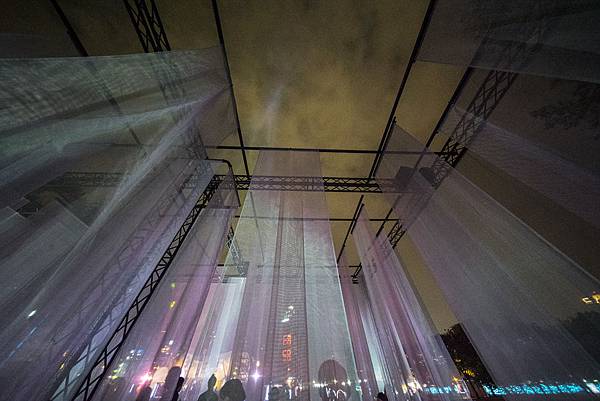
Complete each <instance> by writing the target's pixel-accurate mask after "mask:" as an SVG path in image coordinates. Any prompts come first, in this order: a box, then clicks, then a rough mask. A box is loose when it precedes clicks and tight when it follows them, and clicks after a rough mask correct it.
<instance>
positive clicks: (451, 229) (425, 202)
mask: <svg viewBox="0 0 600 401" xmlns="http://www.w3.org/2000/svg"><path fill="white" fill-rule="evenodd" d="M392 135H394V136H401V137H402V138H397V139H392V142H391V143H412V146H413V148H416V147H418V142H417V141H416V140H414V139H412V138H410V137H407V136H406V135H407V134H406V133H405V132H404V131H402V130H399V129H395V130H394V131H393V134H392ZM393 149H394V148H392V150H391V153H390V155H389V157H387V155H386V156H384V160H383V162H382V165H385V168H384V169H382V176H381V177H380V178H381V179H383V180H384V182H387V183H388V187H387V188H392V187H394V186H393V185H391V184H389V182H390V181H393V180H394V179H395V178H394V177H395V174H394V173H393V172H394V170H395V169H400V168H401V167H404V166H406V165H407V164H410V163H409V162H406V161H405V162H399V159H398V158H402V156H399V155H397V154H394V152H393ZM422 150H423V152H428V151H427V150H426V149H422ZM426 155H427V156H426V157H423V158H422V159H421V160H420V161H419V163H421V164H418V165H413V167H412V169H413V171H412V174H411V177H412V178H411V179H414V180H417V181H419V182H420V183H421V185H425V184H428V185H429V188H428V189H427V190H426V191H422V192H421V193H422V194H424V195H423V196H422V201H421V203H420V204H419V205H418V206H417V208H418V210H419V211H420V212H418V213H416V217H414V216H415V213H407V214H406V215H407V216H412V217H411V218H412V220H409V221H408V223H405V221H404V218H403V216H404V215H405V214H403V210H401V209H398V211H399V216H400V219H401V222H402V223H405V228H406V229H408V232H407V233H408V236H409V237H410V239H411V240H412V241H413V242H414V244H415V245H416V247H417V248H418V249H419V251H420V253H421V255H422V257H423V259H424V261H425V262H426V264H427V266H428V267H429V269H430V270H431V271H432V273H433V275H434V277H435V278H436V281H437V283H438V285H439V286H440V288H441V289H442V291H443V292H444V294H445V296H446V299H447V301H448V303H449V304H450V306H451V308H452V310H453V312H454V313H455V315H456V316H457V318H458V319H459V321H460V322H461V324H462V325H463V327H464V328H465V331H466V333H467V335H468V336H469V339H470V340H471V342H472V343H473V345H474V347H475V348H476V350H477V351H478V353H479V355H480V356H481V358H482V360H483V362H484V364H485V365H486V367H487V369H488V371H489V372H490V374H491V376H492V378H493V379H494V381H495V383H496V384H497V385H498V388H495V389H491V388H488V389H487V390H488V392H489V393H490V394H494V395H501V396H503V397H505V398H506V399H514V400H519V399H530V398H529V397H533V398H535V397H540V396H544V397H545V399H563V398H564V397H566V396H567V397H569V399H581V400H583V399H589V398H590V394H589V391H590V388H592V387H590V386H588V384H586V380H588V381H589V380H591V379H596V378H597V377H598V375H600V370H599V366H600V365H599V359H598V356H599V355H598V352H597V347H596V345H595V344H594V343H593V342H592V341H590V337H589V334H590V333H595V334H593V336H594V337H597V335H598V334H599V331H598V330H599V329H600V319H599V316H600V314H598V313H594V312H590V310H589V308H588V305H587V304H586V303H585V302H582V299H583V298H584V297H586V296H588V295H589V294H593V293H594V292H595V291H597V290H598V286H599V283H598V280H596V279H595V278H594V277H592V276H590V275H589V274H588V273H587V272H586V271H585V270H584V269H583V268H582V267H581V266H579V265H577V264H576V263H575V262H573V261H572V260H571V259H569V258H568V257H566V256H565V255H564V254H562V253H561V252H560V251H559V250H557V249H556V248H555V247H553V246H552V245H551V244H550V243H548V242H547V241H546V240H544V239H543V238H542V237H541V236H539V235H538V234H537V233H536V232H535V231H533V230H532V229H531V228H530V227H529V226H527V225H526V224H524V223H523V222H522V221H521V220H520V219H518V218H517V217H516V216H515V215H513V214H511V213H510V212H509V211H508V210H506V209H505V208H503V207H502V206H501V205H500V204H499V203H497V202H496V201H495V200H494V199H492V198H491V197H490V196H489V195H487V194H486V193H485V192H483V191H482V190H480V189H479V188H478V187H476V186H475V185H474V184H472V183H471V182H470V181H469V180H467V179H466V178H465V177H463V176H462V175H461V174H460V173H459V172H458V171H456V170H454V169H452V168H451V167H450V166H448V165H445V164H444V162H443V161H442V160H440V159H437V158H436V157H435V156H434V155H432V154H431V153H426ZM419 166H423V167H419ZM390 174H391V175H390ZM398 187H399V186H398V185H397V186H396V188H398ZM406 187H410V185H408V186H407V185H405V184H402V188H406ZM409 195H410V194H409ZM393 196H394V197H400V198H401V197H403V196H404V195H403V194H402V193H401V191H396V193H395V194H393ZM398 203H401V201H399V202H398Z"/></svg>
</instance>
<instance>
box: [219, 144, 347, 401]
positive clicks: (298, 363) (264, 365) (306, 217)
mask: <svg viewBox="0 0 600 401" xmlns="http://www.w3.org/2000/svg"><path fill="white" fill-rule="evenodd" d="M262 175H269V176H282V177H300V178H299V179H297V180H295V184H297V185H295V187H296V188H295V189H296V190H287V191H286V190H275V189H273V188H265V186H264V183H261V180H260V179H258V180H257V179H254V180H253V181H252V182H251V185H250V191H249V192H248V194H247V196H246V199H245V202H244V207H243V209H242V212H241V217H240V219H239V221H238V224H237V227H236V230H235V242H236V244H237V248H238V249H239V253H240V254H241V257H242V260H243V268H242V270H243V271H244V272H247V273H243V275H245V277H244V278H243V279H242V280H243V296H242V299H241V302H240V305H239V307H240V310H239V319H238V321H237V322H236V326H235V330H234V331H232V332H229V333H225V334H224V335H225V336H227V337H230V338H232V339H233V341H232V344H231V348H223V349H222V351H221V352H222V353H230V359H229V360H230V363H229V364H228V365H229V372H227V378H238V379H240V380H241V381H242V383H243V384H244V387H245V391H246V395H247V398H246V399H248V400H257V401H258V400H264V399H267V398H273V397H276V393H279V394H280V395H281V397H284V396H287V397H292V398H296V399H300V400H307V399H312V400H318V399H321V397H326V398H327V397H333V398H330V399H339V400H342V399H344V400H345V399H349V398H350V396H351V395H352V394H354V393H355V386H356V384H357V375H356V370H355V367H354V359H353V355H352V348H351V344H350V338H349V334H348V326H347V323H346V318H345V313H344V306H343V301H342V294H341V290H340V283H339V278H338V274H337V265H336V260H335V253H334V251H333V243H332V238H331V231H330V226H329V217H328V214H327V205H326V203H325V195H324V192H323V179H322V176H321V172H320V160H319V154H318V153H316V152H294V154H293V155H292V154H291V153H289V152H262V153H261V154H260V155H259V158H258V161H257V164H256V167H255V170H254V177H257V176H262ZM299 185H301V186H302V188H301V189H298V187H297V186H299ZM226 265H227V266H228V268H229V269H234V267H235V266H238V265H239V264H238V263H237V262H236V261H235V259H234V258H233V257H232V255H231V254H230V255H229V257H228V259H227V262H226ZM236 269H237V268H235V269H234V270H236ZM352 396H353V395H352Z"/></svg>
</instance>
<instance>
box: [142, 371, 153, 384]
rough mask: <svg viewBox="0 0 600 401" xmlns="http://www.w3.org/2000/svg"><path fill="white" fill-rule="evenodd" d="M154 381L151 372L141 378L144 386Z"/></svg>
mask: <svg viewBox="0 0 600 401" xmlns="http://www.w3.org/2000/svg"><path fill="white" fill-rule="evenodd" d="M150 380H152V375H151V374H150V373H149V372H146V373H145V374H144V375H142V376H141V377H140V382H141V383H142V384H144V383H146V382H147V381H150Z"/></svg>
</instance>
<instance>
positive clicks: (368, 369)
mask: <svg viewBox="0 0 600 401" xmlns="http://www.w3.org/2000/svg"><path fill="white" fill-rule="evenodd" d="M351 269H352V270H351ZM353 269H354V268H352V267H350V266H348V264H347V262H346V256H345V252H343V253H342V255H341V257H340V260H339V262H338V271H339V273H340V284H341V286H342V295H343V297H344V308H345V309H346V319H347V320H348V328H349V330H350V338H351V340H352V349H353V351H354V360H355V362H356V371H357V374H358V382H359V384H360V391H361V393H362V394H361V399H362V400H364V401H372V400H373V399H375V398H376V397H377V394H378V393H379V392H382V391H384V390H385V388H386V383H387V384H388V386H389V383H391V379H390V372H389V371H388V370H387V369H386V368H385V367H384V366H383V363H384V362H385V358H384V357H383V351H382V349H381V343H380V341H379V336H378V334H377V330H376V328H375V322H374V318H373V312H372V310H371V303H370V302H369V298H368V296H367V288H366V287H365V285H364V283H365V281H364V280H357V279H355V278H354V277H353V276H352V274H353V273H354V270H353ZM384 378H385V379H384Z"/></svg>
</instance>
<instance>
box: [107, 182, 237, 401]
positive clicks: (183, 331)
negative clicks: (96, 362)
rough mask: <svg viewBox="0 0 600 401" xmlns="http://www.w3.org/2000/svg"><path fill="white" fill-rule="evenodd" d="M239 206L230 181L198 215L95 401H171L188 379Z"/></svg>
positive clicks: (117, 357)
mask: <svg viewBox="0 0 600 401" xmlns="http://www.w3.org/2000/svg"><path fill="white" fill-rule="evenodd" d="M238 206H239V204H238V201H237V194H236V192H235V188H234V185H233V177H232V176H230V177H229V179H228V180H225V181H223V182H222V183H221V184H220V186H219V188H218V189H217V191H216V193H215V194H214V195H213V196H212V198H211V200H210V202H209V204H208V205H207V207H206V208H205V209H204V210H203V211H202V212H201V214H200V216H198V219H197V220H196V222H195V223H194V225H193V226H192V228H191V231H190V233H189V234H188V237H187V238H186V239H185V242H184V243H183V245H182V247H181V249H180V250H179V252H178V254H177V256H176V257H175V259H174V260H173V262H172V263H171V265H170V267H169V269H168V270H167V272H166V274H165V276H164V277H163V279H162V281H161V283H160V285H159V286H158V287H157V289H156V290H155V292H154V293H153V294H152V298H151V299H150V301H149V303H148V305H147V307H146V309H145V310H144V311H143V313H142V315H141V316H140V318H139V319H138V321H137V322H136V325H135V327H134V329H133V330H132V332H131V333H130V334H129V336H128V338H127V340H126V341H125V343H124V344H123V346H122V348H121V350H120V352H119V354H118V355H117V356H116V358H115V360H114V361H113V363H112V364H111V366H110V367H109V372H110V373H109V375H107V376H106V377H105V379H104V381H103V383H102V384H101V385H100V388H99V389H98V392H97V393H96V395H95V399H98V400H115V401H117V400H129V399H131V398H135V396H136V395H137V394H138V393H139V392H141V391H143V390H144V388H145V387H150V388H151V394H152V395H153V397H155V398H159V399H165V400H171V398H172V397H173V394H174V392H175V387H176V384H177V380H178V379H179V377H180V376H182V377H185V375H186V372H183V371H182V367H183V365H184V361H185V360H186V358H189V357H190V355H191V354H193V352H194V349H193V347H192V339H193V337H194V335H195V331H196V329H197V325H198V323H199V321H200V317H201V314H202V311H203V307H204V304H205V300H206V297H207V294H208V291H209V287H210V285H211V282H212V281H213V279H214V278H215V273H216V268H217V262H218V256H219V254H220V252H221V249H222V247H223V245H224V243H225V237H226V235H227V231H228V229H229V221H230V219H231V217H232V216H233V213H234V212H235V210H237V207H238ZM189 393H190V391H187V393H186V394H188V395H189ZM199 394H200V393H199V392H197V393H196V394H194V397H193V399H197V397H198V395H199ZM190 399H192V398H190Z"/></svg>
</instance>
